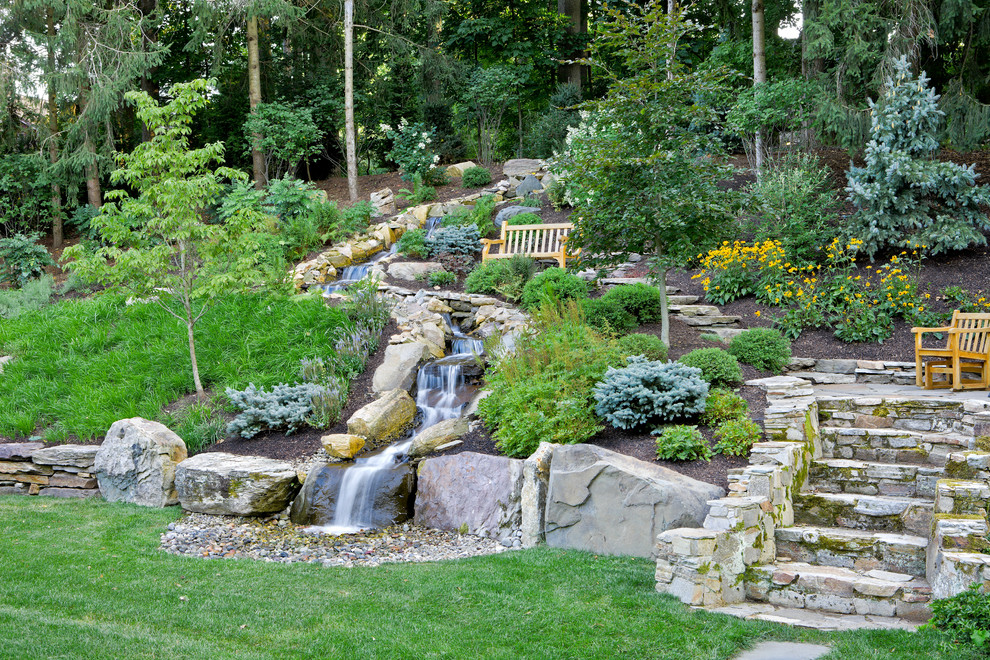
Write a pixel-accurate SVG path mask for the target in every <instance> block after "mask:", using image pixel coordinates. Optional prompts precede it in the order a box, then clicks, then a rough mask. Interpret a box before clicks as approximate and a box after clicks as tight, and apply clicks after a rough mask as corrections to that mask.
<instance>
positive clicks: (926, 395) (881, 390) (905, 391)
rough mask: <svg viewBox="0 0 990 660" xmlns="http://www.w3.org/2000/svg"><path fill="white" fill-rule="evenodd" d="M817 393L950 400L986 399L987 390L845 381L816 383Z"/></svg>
mask: <svg viewBox="0 0 990 660" xmlns="http://www.w3.org/2000/svg"><path fill="white" fill-rule="evenodd" d="M814 389H815V393H816V394H825V395H829V396H845V395H848V396H855V397H864V396H876V397H881V398H885V399H895V398H905V399H908V398H909V399H944V400H948V401H966V400H967V399H986V398H987V395H988V393H987V391H986V390H963V391H961V392H953V391H952V390H926V389H923V388H920V387H916V386H914V385H879V384H875V383H845V384H840V385H815V388H814Z"/></svg>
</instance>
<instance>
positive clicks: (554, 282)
mask: <svg viewBox="0 0 990 660" xmlns="http://www.w3.org/2000/svg"><path fill="white" fill-rule="evenodd" d="M587 297H588V283H587V282H585V281H584V280H582V279H581V278H580V277H578V276H577V275H571V274H570V273H568V272H567V271H566V270H564V269H562V268H556V267H554V268H547V269H546V270H545V271H543V272H542V273H540V274H539V275H537V276H536V277H534V278H533V279H531V280H530V281H529V282H527V283H526V286H525V287H523V293H522V305H523V307H525V308H526V309H530V310H532V309H535V308H536V307H538V306H539V305H540V304H542V303H543V302H544V301H545V300H550V301H561V302H562V301H565V300H580V299H582V298H587Z"/></svg>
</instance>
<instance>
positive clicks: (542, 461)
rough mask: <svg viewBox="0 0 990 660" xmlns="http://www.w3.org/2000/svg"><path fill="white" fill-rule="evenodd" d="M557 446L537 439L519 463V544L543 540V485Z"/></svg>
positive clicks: (534, 544)
mask: <svg viewBox="0 0 990 660" xmlns="http://www.w3.org/2000/svg"><path fill="white" fill-rule="evenodd" d="M559 446H560V445H556V444H552V443H549V442H541V443H540V446H539V447H538V448H537V449H536V451H535V452H533V455H532V456H530V457H529V458H527V459H526V460H525V462H524V463H523V485H522V545H523V547H524V548H531V547H533V546H536V545H539V544H540V543H543V542H544V541H545V540H546V527H547V516H546V514H547V488H548V486H549V485H550V463H551V461H552V459H553V452H554V449H556V448H557V447H559Z"/></svg>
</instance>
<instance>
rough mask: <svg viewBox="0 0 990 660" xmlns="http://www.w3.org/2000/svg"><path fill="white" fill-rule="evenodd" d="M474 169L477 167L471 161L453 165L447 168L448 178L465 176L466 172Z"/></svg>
mask: <svg viewBox="0 0 990 660" xmlns="http://www.w3.org/2000/svg"><path fill="white" fill-rule="evenodd" d="M472 167H477V165H476V164H475V163H473V162H471V161H469V160H468V161H465V162H463V163H457V164H455V165H451V166H449V167H448V168H447V176H464V172H466V171H467V170H469V169H471V168H472Z"/></svg>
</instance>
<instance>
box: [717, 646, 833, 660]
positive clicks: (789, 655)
mask: <svg viewBox="0 0 990 660" xmlns="http://www.w3.org/2000/svg"><path fill="white" fill-rule="evenodd" d="M831 650H832V649H831V648H829V647H828V646H822V645H821V644H804V643H800V642H760V643H759V644H757V645H756V646H754V647H753V648H751V649H750V650H748V651H743V652H742V653H740V654H739V655H737V656H734V658H733V660H815V659H816V658H820V657H822V656H823V655H825V654H826V653H828V652H829V651H831Z"/></svg>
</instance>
